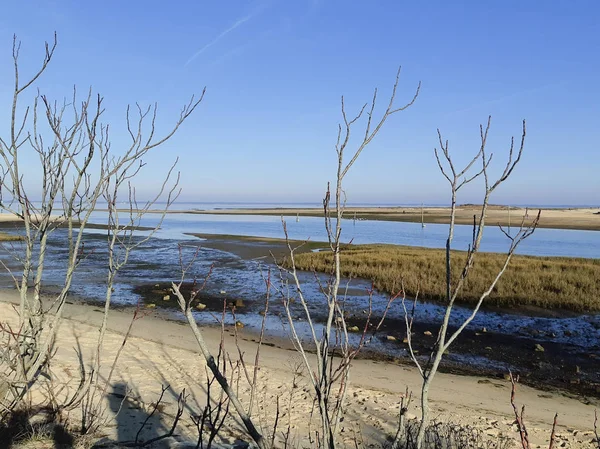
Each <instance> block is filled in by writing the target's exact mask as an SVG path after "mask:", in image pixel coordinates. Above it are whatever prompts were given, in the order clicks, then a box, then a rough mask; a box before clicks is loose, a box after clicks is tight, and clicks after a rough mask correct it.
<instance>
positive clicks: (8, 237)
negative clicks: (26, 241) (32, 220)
mask: <svg viewBox="0 0 600 449" xmlns="http://www.w3.org/2000/svg"><path fill="white" fill-rule="evenodd" d="M17 240H23V237H21V236H20V235H14V234H7V233H6V232H0V242H14V241H17Z"/></svg>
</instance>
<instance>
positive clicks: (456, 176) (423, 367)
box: [404, 117, 540, 449]
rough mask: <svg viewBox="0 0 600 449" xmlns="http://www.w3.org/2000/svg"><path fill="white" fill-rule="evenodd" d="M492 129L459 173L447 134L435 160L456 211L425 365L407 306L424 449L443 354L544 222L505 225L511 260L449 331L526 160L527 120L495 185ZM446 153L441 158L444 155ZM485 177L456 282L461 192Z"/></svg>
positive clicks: (419, 437) (452, 215)
mask: <svg viewBox="0 0 600 449" xmlns="http://www.w3.org/2000/svg"><path fill="white" fill-rule="evenodd" d="M490 125H491V117H489V118H488V122H487V126H486V127H485V128H484V127H483V125H482V126H480V137H481V145H480V148H479V150H478V152H477V154H476V155H475V156H474V157H473V158H472V159H471V160H470V162H469V163H468V164H467V165H466V166H465V167H464V168H462V169H457V168H456V167H455V165H454V163H453V161H452V157H451V155H450V151H449V143H448V141H447V140H446V141H444V140H443V139H442V134H441V132H440V131H439V130H438V138H439V143H440V149H439V150H438V149H437V148H436V149H435V157H436V160H437V163H438V166H439V168H440V171H441V172H442V174H443V175H444V177H445V178H446V180H447V181H448V183H449V184H450V190H451V203H450V204H451V208H450V226H449V230H448V237H447V239H446V298H445V306H446V309H445V312H444V315H443V318H442V322H441V324H440V327H439V329H438V332H437V339H436V341H435V344H434V345H433V349H432V351H431V353H430V355H429V357H428V359H427V360H425V361H420V360H418V358H417V357H416V355H415V352H414V351H413V347H412V338H411V335H412V323H413V318H414V307H413V311H412V313H409V312H408V311H407V309H406V306H405V307H404V311H405V318H406V328H407V342H408V347H409V353H410V355H411V358H412V360H413V362H414V363H415V365H416V366H417V369H418V370H419V373H420V374H421V376H422V378H423V381H422V386H421V422H420V427H419V433H418V435H417V448H418V449H421V448H422V447H423V442H424V438H425V431H426V429H427V426H428V424H429V388H430V386H431V383H432V381H433V379H434V378H435V375H436V373H437V371H438V368H439V366H440V362H441V361H442V358H443V356H444V353H445V352H446V351H447V350H448V348H450V346H451V345H452V343H453V342H454V341H455V340H456V338H457V337H458V336H459V335H460V334H461V333H462V332H463V330H464V329H465V328H466V327H467V326H468V325H469V323H471V322H472V321H473V319H474V318H475V317H476V315H477V313H478V312H479V309H480V308H481V305H482V304H483V302H484V301H485V299H486V298H487V297H488V296H489V295H490V294H491V293H492V291H493V290H494V288H495V286H496V284H497V283H498V281H499V280H500V278H501V277H502V275H503V274H504V272H505V271H506V269H507V268H508V266H509V264H510V261H511V258H512V256H513V254H514V253H515V251H516V250H517V248H518V246H519V245H520V244H521V243H522V242H523V241H524V240H525V239H527V238H528V237H529V236H531V234H533V232H534V231H535V229H536V227H537V225H538V222H539V218H540V212H538V214H537V215H536V216H535V217H534V218H533V219H531V220H529V221H528V220H527V214H526V215H525V216H524V217H523V219H522V221H521V225H520V227H519V230H518V232H517V233H516V234H515V235H514V236H511V235H510V234H509V233H508V232H506V231H505V230H504V229H503V228H502V227H500V229H501V230H502V232H503V233H504V235H505V236H506V237H507V239H508V241H509V247H508V250H507V253H506V257H505V259H504V263H503V264H502V267H501V268H500V270H499V271H498V272H497V273H496V274H495V277H494V278H493V280H492V281H491V282H490V284H489V285H488V288H487V289H486V290H485V291H483V292H481V294H480V296H479V298H478V300H477V302H476V303H475V305H474V306H473V308H472V310H471V313H470V314H469V315H468V316H467V317H466V318H465V319H464V320H463V321H462V322H461V323H459V325H458V326H457V328H456V329H454V330H453V331H450V330H449V326H450V317H451V314H452V310H453V308H454V306H455V304H456V301H457V300H460V295H461V292H462V289H463V287H464V285H465V282H466V281H467V278H468V277H469V274H470V273H471V271H472V269H473V267H474V265H475V261H476V256H477V254H478V253H479V251H480V246H481V241H482V238H483V231H484V229H485V226H486V224H487V223H486V214H487V210H488V207H489V200H490V196H491V194H492V193H493V192H494V191H495V190H496V189H497V188H498V187H499V186H500V185H501V184H502V183H504V182H505V181H506V180H507V179H508V178H509V176H510V175H511V174H512V172H513V170H514V169H515V167H516V166H517V164H518V163H519V161H520V160H521V156H522V154H523V149H524V146H525V136H526V127H525V121H523V132H522V135H521V142H520V145H519V147H518V149H517V150H516V152H515V143H514V138H513V139H511V144H510V149H509V154H508V161H507V163H506V165H505V167H504V170H503V171H502V173H501V175H500V176H499V177H498V178H497V179H496V180H495V181H492V180H491V179H490V175H489V166H490V162H491V160H492V154H489V155H488V153H487V151H486V144H487V138H488V133H489V130H490ZM440 153H441V154H440ZM477 163H479V164H480V168H479V169H478V170H477V171H476V172H475V173H472V172H471V169H472V168H473V167H474V166H475V164H477ZM480 177H481V178H483V183H484V188H485V190H484V195H483V200H482V206H481V212H480V213H479V217H477V216H474V217H473V237H472V241H471V243H470V244H469V247H468V249H467V252H466V259H465V261H464V263H463V264H462V265H461V266H460V274H459V275H458V279H457V280H456V281H454V278H453V269H454V268H453V265H452V257H451V256H452V252H453V251H452V243H453V238H454V230H455V215H456V208H457V193H458V192H459V190H460V189H461V188H462V187H464V186H465V185H467V184H469V183H471V182H473V181H474V180H475V179H478V178H480Z"/></svg>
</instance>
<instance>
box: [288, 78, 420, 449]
mask: <svg viewBox="0 0 600 449" xmlns="http://www.w3.org/2000/svg"><path fill="white" fill-rule="evenodd" d="M399 80H400V69H398V72H397V74H396V80H395V83H394V85H393V88H392V93H391V95H390V99H389V102H388V104H387V108H386V109H385V111H384V112H383V114H382V116H381V118H380V119H379V120H376V119H375V118H374V113H375V106H376V104H377V89H375V92H374V94H373V98H372V100H371V102H370V103H365V104H364V105H363V106H362V108H361V109H360V111H359V112H358V114H356V115H355V116H354V117H348V115H347V113H346V107H345V102H344V97H342V100H341V111H342V123H341V124H340V125H339V126H338V136H337V143H336V146H335V149H336V153H337V172H336V173H337V174H336V183H335V190H334V192H333V195H334V198H333V199H332V198H331V190H330V188H329V185H328V187H327V192H326V195H325V198H324V199H323V213H324V218H325V229H326V231H327V237H328V241H329V249H330V250H331V253H332V257H333V265H332V275H331V278H330V279H329V281H328V282H327V285H321V292H322V296H323V299H324V301H323V303H324V307H325V313H326V317H325V323H324V324H323V326H322V332H321V335H318V332H317V329H316V320H315V318H314V317H313V316H312V314H311V312H310V308H309V301H310V300H309V299H308V298H306V296H305V295H304V292H303V289H302V283H301V281H300V279H299V277H298V271H297V269H296V264H295V260H294V254H295V252H296V251H297V250H298V249H299V247H296V248H294V247H292V244H291V242H290V240H289V238H288V235H287V229H286V226H285V222H283V225H284V226H283V227H284V232H285V234H286V240H287V243H288V249H289V255H290V266H291V267H290V268H289V269H287V270H284V271H285V273H284V275H283V276H282V282H283V284H284V286H283V288H282V292H283V297H284V298H283V299H284V305H285V308H286V311H287V321H288V323H289V327H290V330H291V336H292V340H293V343H294V345H295V347H296V350H297V351H298V352H299V353H300V355H301V356H302V360H303V361H304V364H305V367H306V370H307V372H308V375H309V377H310V381H311V384H312V386H313V388H314V394H315V402H316V405H317V409H318V412H319V417H320V426H319V427H318V430H317V431H316V444H317V445H318V446H319V447H325V448H329V449H333V448H335V447H336V438H337V432H338V424H339V422H340V418H341V417H342V414H343V405H344V400H345V396H346V389H347V385H348V377H349V374H350V362H351V361H352V360H353V359H354V357H356V355H357V353H358V350H359V349H360V348H361V347H362V346H363V345H364V343H365V341H366V340H365V337H366V331H367V329H368V324H369V323H367V325H365V329H364V332H363V334H362V337H361V339H360V343H359V344H358V347H352V345H351V343H350V338H349V335H348V334H349V330H348V327H347V326H346V319H345V315H344V303H345V297H346V295H345V294H344V288H343V286H342V276H341V260H340V252H341V249H342V244H343V243H342V218H343V216H344V209H345V193H344V188H343V182H344V178H345V177H346V175H347V174H348V171H349V170H350V169H351V168H352V166H353V165H354V163H355V162H356V160H357V159H358V157H359V156H360V154H361V153H362V151H363V150H364V149H365V148H366V147H367V146H368V145H369V144H370V143H371V141H372V140H373V138H374V137H375V136H376V135H377V134H378V133H379V131H380V130H381V128H382V127H383V125H384V123H385V122H386V121H387V119H388V118H389V117H390V116H391V115H393V114H395V113H397V112H401V111H404V110H406V109H408V108H409V107H410V106H412V105H413V103H414V102H415V100H416V99H417V96H418V95H419V90H420V87H421V84H420V83H419V85H418V87H417V89H416V92H415V94H414V95H413V97H412V99H411V100H410V101H409V102H408V103H406V104H405V105H403V106H401V107H397V106H396V105H395V100H396V90H397V88H398V83H399ZM363 117H365V119H366V124H365V126H364V130H363V131H362V132H360V134H359V140H358V143H357V145H356V148H355V149H354V150H352V152H351V153H350V160H348V161H347V159H346V157H347V151H349V150H350V142H351V136H352V135H353V130H354V129H355V126H356V125H357V123H359V120H360V119H361V118H363ZM332 200H333V203H334V206H333V210H332V208H331V201H332ZM282 270H283V269H282ZM285 275H289V277H288V276H285ZM290 278H291V280H290ZM290 285H291V286H292V288H289V286H290ZM295 299H297V300H298V301H299V303H300V305H301V308H302V313H303V314H304V319H305V320H306V322H307V323H308V326H309V327H310V346H311V347H313V346H314V349H315V351H316V359H315V360H314V362H313V360H312V358H311V357H310V356H309V355H308V354H307V348H306V343H305V342H304V341H302V339H301V338H300V336H299V335H298V332H297V330H296V324H295V321H294V319H293V317H292V313H291V310H290V303H291V302H292V301H293V300H295ZM390 302H391V301H390ZM388 307H389V304H388ZM380 324H381V323H380ZM377 327H378V326H377Z"/></svg>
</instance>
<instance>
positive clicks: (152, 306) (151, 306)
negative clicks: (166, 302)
mask: <svg viewBox="0 0 600 449" xmlns="http://www.w3.org/2000/svg"><path fill="white" fill-rule="evenodd" d="M155 307H156V304H154V303H151V304H146V308H147V309H154V308H155Z"/></svg>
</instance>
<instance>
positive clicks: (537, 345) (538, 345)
mask: <svg viewBox="0 0 600 449" xmlns="http://www.w3.org/2000/svg"><path fill="white" fill-rule="evenodd" d="M544 351H545V349H544V347H543V346H542V345H541V344H539V343H536V344H535V352H544Z"/></svg>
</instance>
